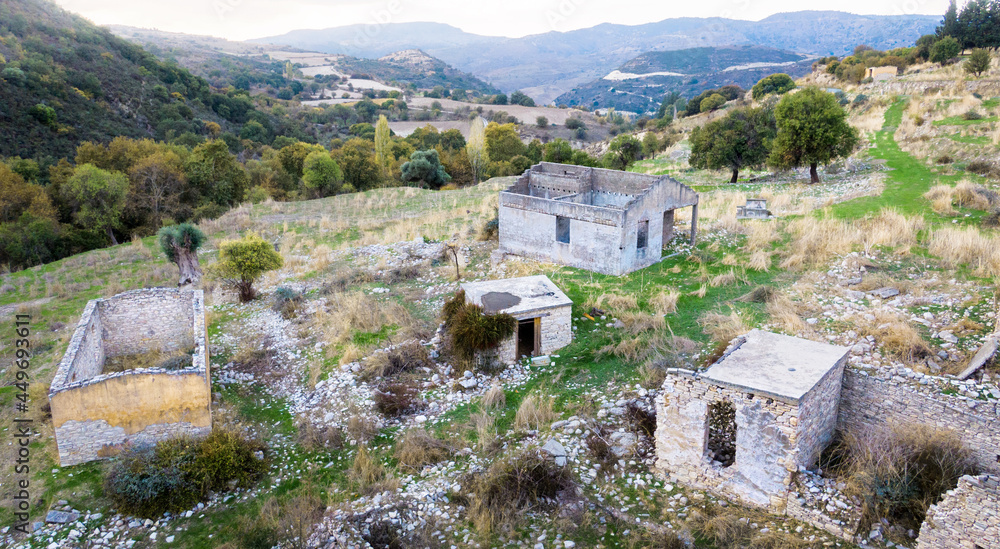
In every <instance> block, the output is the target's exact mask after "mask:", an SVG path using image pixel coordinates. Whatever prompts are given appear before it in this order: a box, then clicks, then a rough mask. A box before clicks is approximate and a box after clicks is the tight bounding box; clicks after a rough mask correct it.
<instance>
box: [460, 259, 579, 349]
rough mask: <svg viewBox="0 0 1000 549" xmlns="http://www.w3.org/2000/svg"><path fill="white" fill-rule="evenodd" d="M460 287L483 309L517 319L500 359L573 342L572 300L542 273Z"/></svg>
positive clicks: (467, 299) (467, 296)
mask: <svg viewBox="0 0 1000 549" xmlns="http://www.w3.org/2000/svg"><path fill="white" fill-rule="evenodd" d="M462 290H464V291H465V300H466V302H468V303H473V304H476V305H479V306H480V307H482V308H483V310H484V312H486V313H488V314H497V313H507V314H509V315H511V316H513V317H514V318H516V319H517V331H516V332H515V333H514V335H513V336H512V337H511V338H510V339H508V340H507V341H505V342H503V343H501V344H500V348H499V350H498V353H497V358H498V359H499V360H500V361H501V362H506V363H508V364H509V363H512V362H516V361H517V360H518V359H520V358H521V357H524V356H542V355H548V354H550V353H552V352H554V351H556V350H558V349H561V348H562V347H565V346H566V345H569V344H570V342H572V341H573V316H572V307H573V302H572V301H571V300H570V299H569V298H568V297H566V294H564V293H563V292H562V291H561V290H560V289H559V288H557V287H556V285H555V284H553V283H552V281H551V280H549V278H548V277H547V276H545V275H537V276H527V277H523V278H507V279H503V280H487V281H484V282H467V283H465V284H462Z"/></svg>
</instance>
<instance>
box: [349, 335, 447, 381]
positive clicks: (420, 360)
mask: <svg viewBox="0 0 1000 549" xmlns="http://www.w3.org/2000/svg"><path fill="white" fill-rule="evenodd" d="M431 365H432V362H431V360H430V355H429V354H428V353H427V349H426V348H425V347H424V346H423V345H421V344H419V343H417V342H415V341H414V342H410V343H404V344H403V345H400V346H398V347H395V348H393V349H390V350H388V351H384V352H380V353H375V354H373V355H372V356H370V357H369V358H368V360H367V361H366V362H365V369H364V370H363V371H362V372H361V375H360V376H359V377H360V378H361V379H362V380H363V381H370V380H372V379H384V378H392V377H395V376H397V375H399V374H404V373H409V372H413V371H415V370H416V369H417V368H420V367H422V366H426V367H429V366H431Z"/></svg>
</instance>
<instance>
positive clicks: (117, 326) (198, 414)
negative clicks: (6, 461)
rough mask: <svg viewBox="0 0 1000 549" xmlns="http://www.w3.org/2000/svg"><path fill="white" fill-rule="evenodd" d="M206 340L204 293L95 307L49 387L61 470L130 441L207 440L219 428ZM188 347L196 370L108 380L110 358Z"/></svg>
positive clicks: (147, 371)
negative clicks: (215, 420) (180, 437)
mask: <svg viewBox="0 0 1000 549" xmlns="http://www.w3.org/2000/svg"><path fill="white" fill-rule="evenodd" d="M103 312H109V314H110V316H109V317H108V318H110V319H111V321H110V322H108V321H106V320H105V318H104V317H103V315H102V313H103ZM168 324H169V326H168ZM206 338H207V334H206V331H205V310H204V296H203V293H202V292H201V291H200V290H199V291H192V290H178V289H168V288H155V289H146V290H137V291H134V292H127V293H125V294H120V295H119V296H115V297H112V298H109V299H101V300H94V301H91V302H90V303H88V304H87V307H86V308H85V309H84V314H83V317H82V318H81V320H80V323H79V324H78V325H77V329H76V332H74V334H73V338H72V339H71V341H70V344H69V347H68V348H67V350H66V354H65V356H64V357H63V359H62V361H61V362H60V364H59V368H58V370H57V371H56V375H55V377H54V378H53V380H52V385H51V386H50V388H49V403H50V406H51V410H52V424H53V427H54V428H55V434H56V444H57V446H58V450H59V461H60V463H61V464H62V465H64V466H65V465H74V464H77V463H82V462H86V461H91V460H95V459H99V458H102V457H108V456H110V455H114V453H116V451H117V450H118V449H119V448H120V447H121V446H122V445H124V444H127V443H129V442H147V441H149V442H151V441H156V440H161V439H163V438H167V437H171V436H176V435H181V434H186V435H202V434H206V433H207V432H208V431H209V430H210V429H211V425H212V414H211V380H210V377H209V369H208V350H207V346H206ZM188 347H193V348H194V353H193V355H192V359H191V364H190V365H189V366H187V367H186V368H183V369H180V370H166V369H161V368H143V369H136V370H127V371H124V372H115V373H110V374H101V371H102V369H103V366H104V358H105V355H108V356H111V352H116V353H134V352H144V351H148V350H152V349H163V350H177V349H185V348H188ZM107 349H111V350H112V351H107Z"/></svg>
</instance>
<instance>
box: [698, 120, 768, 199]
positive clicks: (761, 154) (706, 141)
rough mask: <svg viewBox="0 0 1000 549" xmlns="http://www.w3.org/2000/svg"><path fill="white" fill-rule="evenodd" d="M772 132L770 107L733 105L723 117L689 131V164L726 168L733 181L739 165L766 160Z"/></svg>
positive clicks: (762, 162) (736, 177)
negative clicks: (734, 106)
mask: <svg viewBox="0 0 1000 549" xmlns="http://www.w3.org/2000/svg"><path fill="white" fill-rule="evenodd" d="M776 133H777V127H776V125H775V118H774V111H773V110H772V109H771V108H769V107H757V108H750V107H743V108H739V109H733V110H731V111H730V112H729V113H727V114H726V116H725V117H723V118H721V119H719V120H714V121H712V122H709V123H708V124H705V125H704V126H702V127H698V128H695V129H694V130H693V131H692V132H691V158H690V163H691V166H692V167H694V168H699V169H711V170H721V169H730V170H732V174H733V176H732V178H731V179H730V183H736V180H737V179H738V177H739V171H740V170H741V169H743V168H747V167H753V166H760V165H762V164H764V162H766V161H767V156H768V152H769V150H770V147H771V141H772V140H773V139H774V137H775V134H776Z"/></svg>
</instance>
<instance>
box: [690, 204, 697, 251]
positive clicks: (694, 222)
mask: <svg viewBox="0 0 1000 549" xmlns="http://www.w3.org/2000/svg"><path fill="white" fill-rule="evenodd" d="M697 236H698V205H697V204H695V205H694V206H691V245H692V246H694V243H695V242H694V241H695V237H697Z"/></svg>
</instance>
